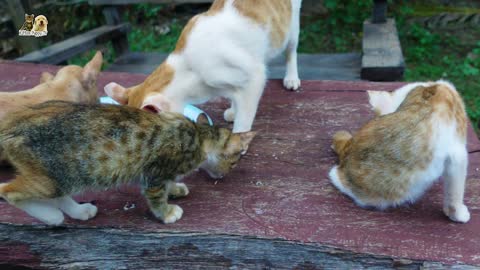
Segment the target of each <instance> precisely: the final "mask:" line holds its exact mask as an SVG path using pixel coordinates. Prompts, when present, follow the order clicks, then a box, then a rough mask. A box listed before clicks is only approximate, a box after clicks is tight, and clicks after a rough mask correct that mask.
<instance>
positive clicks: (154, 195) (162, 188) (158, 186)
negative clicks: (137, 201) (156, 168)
mask: <svg viewBox="0 0 480 270" xmlns="http://www.w3.org/2000/svg"><path fill="white" fill-rule="evenodd" d="M172 183H173V182H172V181H158V182H155V183H148V184H147V187H144V191H143V193H144V195H145V197H146V198H147V202H148V206H149V207H150V210H151V211H152V213H153V214H154V215H155V217H156V218H158V219H160V220H161V221H163V222H164V223H167V224H168V223H174V222H175V221H177V220H179V219H180V218H181V217H182V215H183V209H182V208H180V206H178V205H175V204H168V203H167V200H168V194H169V191H170V186H171V185H172Z"/></svg>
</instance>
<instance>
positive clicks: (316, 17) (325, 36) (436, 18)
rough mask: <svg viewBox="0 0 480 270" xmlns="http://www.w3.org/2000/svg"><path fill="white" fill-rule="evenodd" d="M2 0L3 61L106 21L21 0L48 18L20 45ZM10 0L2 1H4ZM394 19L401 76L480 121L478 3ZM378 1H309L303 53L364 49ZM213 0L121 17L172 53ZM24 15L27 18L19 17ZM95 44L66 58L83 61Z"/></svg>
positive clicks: (139, 39) (443, 5) (418, 8)
mask: <svg viewBox="0 0 480 270" xmlns="http://www.w3.org/2000/svg"><path fill="white" fill-rule="evenodd" d="M7 1H10V0H0V38H1V39H0V59H15V58H17V57H19V56H22V55H24V54H26V53H28V52H31V51H32V50H36V49H39V48H44V47H46V46H48V45H50V44H54V43H56V42H59V41H62V40H65V39H67V38H70V37H73V36H76V35H78V34H80V33H84V32H87V31H89V30H91V29H94V28H96V27H99V26H101V25H104V24H106V22H105V19H104V16H103V14H102V7H101V6H95V5H90V4H89V3H88V1H87V0H71V1H69V0H64V1H58V0H19V2H20V3H21V4H22V6H23V9H24V10H25V12H26V13H29V14H32V13H33V14H35V15H40V14H44V15H46V16H47V17H48V20H49V25H48V36H46V37H42V38H36V39H33V40H34V41H32V39H29V40H30V41H32V42H30V43H29V44H28V45H27V46H26V45H23V46H22V44H21V41H19V37H18V35H17V33H18V29H16V27H15V24H14V20H15V19H17V20H18V18H15V17H18V16H19V15H18V13H17V14H14V13H13V12H12V11H11V10H9V8H8V5H7ZM2 2H4V3H2ZM388 4H389V5H388V17H393V18H395V19H396V24H397V30H398V35H399V38H400V42H401V46H402V50H403V55H404V57H405V62H406V70H405V75H404V78H403V80H405V81H417V80H436V79H439V78H444V79H448V80H450V81H452V82H453V83H454V84H455V85H456V86H457V88H458V89H459V91H460V92H461V94H462V95H463V97H464V99H465V102H466V104H467V111H468V114H469V116H470V118H471V119H472V121H473V122H474V123H478V120H479V119H480V95H479V91H480V1H478V0H470V1H454V0H418V1H395V0H389V1H388ZM372 5H373V1H368V0H367V1H356V0H342V1H337V0H304V4H303V7H302V18H301V34H300V47H299V52H301V53H312V54H316V53H341V52H361V50H362V36H363V33H362V26H363V21H364V20H365V19H366V18H368V17H370V16H371V13H372ZM208 7H209V4H182V5H176V4H146V3H142V4H131V5H124V6H121V8H120V13H119V14H120V16H121V18H120V19H121V20H122V21H125V22H129V23H130V24H131V30H130V31H129V32H128V34H127V37H128V46H129V50H130V51H133V52H169V51H171V50H172V49H173V48H174V46H175V42H176V40H177V38H178V36H179V34H180V32H181V30H182V27H183V26H184V25H185V23H186V22H187V21H188V19H189V18H191V17H192V16H193V15H195V14H197V13H199V12H202V11H204V10H206V9H208ZM21 20H23V17H22V18H21ZM99 47H101V48H100V49H102V50H103V51H104V52H105V53H106V60H107V63H106V66H105V67H108V65H109V63H112V62H113V61H114V59H115V58H116V57H117V56H116V55H115V52H114V50H113V45H112V42H111V41H110V42H106V43H104V44H103V45H99ZM96 49H99V48H95V49H92V50H90V51H87V52H85V53H82V54H80V55H77V56H75V57H73V58H71V59H69V60H68V63H69V64H79V65H83V64H84V63H86V61H87V60H88V59H90V58H91V57H92V55H93V53H94V51H95V50H96Z"/></svg>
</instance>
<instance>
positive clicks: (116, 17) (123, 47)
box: [102, 6, 130, 57]
mask: <svg viewBox="0 0 480 270" xmlns="http://www.w3.org/2000/svg"><path fill="white" fill-rule="evenodd" d="M102 12H103V16H104V17H105V21H106V22H107V24H108V25H119V24H121V23H122V21H121V19H120V12H119V11H118V8H117V7H115V6H106V7H104V8H103V10H102ZM112 46H113V50H114V51H115V54H116V57H119V56H122V55H123V54H125V53H127V52H128V51H129V48H130V46H129V45H128V38H127V32H125V33H123V34H122V35H118V36H116V37H114V38H112Z"/></svg>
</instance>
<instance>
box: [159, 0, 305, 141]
mask: <svg viewBox="0 0 480 270" xmlns="http://www.w3.org/2000/svg"><path fill="white" fill-rule="evenodd" d="M291 2H292V7H293V10H292V19H291V24H290V25H291V26H290V31H288V33H287V35H286V39H285V41H284V44H283V45H282V46H281V47H280V48H275V47H273V46H272V44H270V40H269V32H270V29H266V28H264V27H262V26H261V25H259V24H257V23H255V22H254V21H253V20H251V19H250V18H247V17H244V16H243V15H242V14H240V13H239V12H238V11H237V10H236V9H235V8H234V6H233V4H232V3H233V0H229V1H227V3H226V4H225V7H224V9H223V10H222V11H220V12H218V13H216V14H215V15H213V16H203V17H200V18H199V19H198V20H197V21H196V24H195V25H194V27H193V28H192V31H191V33H190V35H189V37H188V39H187V42H186V47H185V49H184V50H183V51H182V52H181V53H179V54H171V55H170V56H169V57H168V58H167V60H166V61H167V64H169V65H170V66H171V67H172V68H173V69H174V71H175V75H174V78H173V80H172V82H171V83H170V84H169V85H168V86H167V87H166V88H165V89H164V91H163V93H162V94H163V95H164V97H165V100H167V101H168V102H169V103H170V110H171V111H176V112H179V113H181V112H182V111H183V107H184V105H185V104H187V103H192V104H199V103H203V102H206V101H208V100H209V99H211V98H213V97H218V96H221V97H226V98H228V99H230V100H231V101H232V108H231V109H230V110H229V111H228V112H226V113H225V118H226V120H227V121H232V120H234V127H233V132H246V131H250V130H251V128H252V124H253V120H254V118H255V114H256V111H257V107H258V103H259V101H260V98H261V96H262V93H263V89H264V87H265V83H266V80H267V75H266V74H267V69H266V66H267V62H268V61H269V60H271V59H272V58H274V57H276V56H277V55H278V54H280V53H281V52H282V51H283V50H285V49H287V55H288V59H289V61H288V63H287V72H286V75H285V80H284V85H285V87H286V88H288V89H292V90H296V89H298V88H299V87H300V80H299V78H298V71H297V54H296V50H297V45H298V34H299V27H300V26H299V18H300V6H301V2H302V1H301V0H291ZM157 95H158V94H157Z"/></svg>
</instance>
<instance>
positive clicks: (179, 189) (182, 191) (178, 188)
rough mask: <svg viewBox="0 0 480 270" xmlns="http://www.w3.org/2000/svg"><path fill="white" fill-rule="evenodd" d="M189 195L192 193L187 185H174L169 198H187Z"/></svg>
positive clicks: (171, 187)
mask: <svg viewBox="0 0 480 270" xmlns="http://www.w3.org/2000/svg"><path fill="white" fill-rule="evenodd" d="M188 193H190V191H189V190H188V187H187V185H185V183H173V184H172V185H171V186H170V191H169V193H168V196H169V197H170V198H181V197H185V196H187V195H188Z"/></svg>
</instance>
